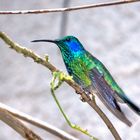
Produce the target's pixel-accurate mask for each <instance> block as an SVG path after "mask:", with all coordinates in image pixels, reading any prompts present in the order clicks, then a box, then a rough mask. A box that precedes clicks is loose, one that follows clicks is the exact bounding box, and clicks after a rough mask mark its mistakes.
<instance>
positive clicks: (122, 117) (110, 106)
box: [97, 92, 132, 127]
mask: <svg viewBox="0 0 140 140" xmlns="http://www.w3.org/2000/svg"><path fill="white" fill-rule="evenodd" d="M97 96H98V97H99V99H100V100H101V101H102V102H103V104H104V105H105V106H106V107H107V108H108V109H109V110H110V111H111V112H112V113H113V114H114V115H115V116H116V117H117V118H118V119H119V120H121V121H122V122H124V123H125V124H126V125H128V126H129V127H131V126H132V123H131V122H130V121H129V120H128V119H127V118H126V116H125V114H124V113H123V112H122V111H121V108H120V106H119V105H118V104H117V102H116V100H114V101H112V103H113V104H114V105H113V104H112V103H110V102H109V100H107V99H105V98H104V97H103V96H102V95H101V94H100V93H99V92H98V93H97Z"/></svg>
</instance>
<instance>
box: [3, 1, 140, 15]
mask: <svg viewBox="0 0 140 140" xmlns="http://www.w3.org/2000/svg"><path fill="white" fill-rule="evenodd" d="M134 2H140V0H118V1H113V2H105V3H97V4H89V5H83V6H75V7H69V8H56V9H40V10H19V11H18V10H15V11H0V14H43V13H55V12H67V11H76V10H82V9H89V8H97V7H105V6H113V5H120V4H128V3H134Z"/></svg>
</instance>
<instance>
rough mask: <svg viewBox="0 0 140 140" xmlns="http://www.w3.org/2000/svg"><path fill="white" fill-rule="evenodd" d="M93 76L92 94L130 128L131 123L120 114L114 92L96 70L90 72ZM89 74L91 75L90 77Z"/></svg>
mask: <svg viewBox="0 0 140 140" xmlns="http://www.w3.org/2000/svg"><path fill="white" fill-rule="evenodd" d="M92 74H93V76H91V78H92V81H93V82H92V84H93V85H92V87H93V88H94V89H93V90H91V91H92V92H93V93H94V91H97V92H95V93H96V94H97V96H98V97H99V99H100V100H101V101H102V102H103V103H104V105H105V106H106V107H107V108H108V109H109V110H110V111H111V112H112V113H113V114H114V115H115V116H116V117H117V118H118V119H120V120H121V121H123V122H124V123H125V124H127V125H128V126H131V125H132V123H131V122H130V121H129V120H128V119H127V117H126V116H125V114H124V113H123V112H122V110H121V108H120V106H119V104H118V103H117V100H116V99H115V97H114V94H115V93H114V90H112V88H110V86H109V85H108V83H107V82H106V81H105V80H104V78H103V76H101V75H100V74H99V73H98V71H97V70H96V69H93V70H92ZM92 74H91V75H92Z"/></svg>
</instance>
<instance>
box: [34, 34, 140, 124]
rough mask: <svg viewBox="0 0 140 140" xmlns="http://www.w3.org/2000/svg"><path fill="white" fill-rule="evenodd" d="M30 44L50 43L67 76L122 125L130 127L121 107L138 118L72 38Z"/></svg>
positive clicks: (106, 74) (100, 67) (97, 62)
mask: <svg viewBox="0 0 140 140" xmlns="http://www.w3.org/2000/svg"><path fill="white" fill-rule="evenodd" d="M32 42H51V43H54V44H56V45H57V46H58V48H59V49H60V51H61V54H62V58H63V60H64V63H65V66H66V69H67V72H68V74H69V75H70V76H72V77H73V80H74V81H75V82H76V83H77V84H78V85H79V86H80V87H81V88H82V89H84V90H85V92H86V93H87V94H92V95H94V94H95V95H96V96H97V97H98V98H99V99H100V100H101V101H102V102H103V104H104V105H105V106H106V107H107V108H108V109H109V110H110V111H111V112H112V113H113V114H114V115H115V116H116V117H117V118H118V119H119V120H121V121H122V122H124V123H125V124H126V125H128V126H131V125H132V123H131V122H130V121H129V119H128V118H127V117H126V115H125V114H124V112H123V111H122V109H121V107H120V105H119V103H118V102H120V103H126V104H127V105H128V106H129V107H130V108H131V109H132V110H133V111H134V112H135V113H137V114H138V115H139V116H140V108H139V107H138V106H136V105H135V104H134V103H133V102H132V101H131V100H130V99H129V98H128V97H127V96H126V94H125V93H124V91H123V90H122V89H121V88H120V86H119V85H118V84H117V83H116V81H115V80H114V78H113V77H112V75H111V74H110V72H109V71H108V70H107V68H106V67H105V66H104V64H103V63H102V62H101V61H100V60H98V59H97V58H96V57H94V56H93V55H92V54H91V53H90V52H88V51H87V50H86V49H85V48H84V47H83V45H82V44H81V42H80V41H79V40H78V39H77V38H76V37H74V36H65V37H63V38H62V39H55V40H46V39H42V40H33V41H32Z"/></svg>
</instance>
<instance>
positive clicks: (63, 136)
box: [0, 103, 78, 140]
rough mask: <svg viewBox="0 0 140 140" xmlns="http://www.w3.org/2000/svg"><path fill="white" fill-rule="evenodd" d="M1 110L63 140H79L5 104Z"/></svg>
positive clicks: (1, 105) (0, 104)
mask: <svg viewBox="0 0 140 140" xmlns="http://www.w3.org/2000/svg"><path fill="white" fill-rule="evenodd" d="M0 108H1V109H3V110H6V111H7V112H9V113H11V114H12V115H13V116H15V117H17V118H19V119H21V120H23V121H25V122H28V123H30V124H32V125H34V126H37V127H39V128H42V129H43V130H45V131H47V132H49V133H51V134H53V135H55V136H57V137H59V138H61V139H63V140H78V139H77V138H75V137H73V136H71V135H70V134H68V133H66V132H64V131H62V130H60V129H58V128H56V127H54V126H52V125H50V124H48V123H47V122H43V121H41V120H38V119H35V118H33V117H31V116H29V115H27V114H25V113H23V112H20V111H18V110H16V109H13V108H11V107H9V106H7V105H5V104H2V103H0Z"/></svg>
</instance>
